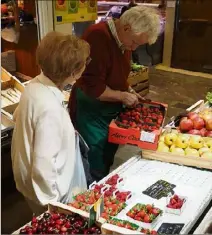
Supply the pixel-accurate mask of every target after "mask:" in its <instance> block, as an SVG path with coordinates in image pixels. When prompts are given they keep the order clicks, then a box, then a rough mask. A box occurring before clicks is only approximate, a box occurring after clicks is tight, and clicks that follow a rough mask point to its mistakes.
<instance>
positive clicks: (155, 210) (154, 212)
mask: <svg viewBox="0 0 212 235" xmlns="http://www.w3.org/2000/svg"><path fill="white" fill-rule="evenodd" d="M152 214H153V215H155V216H158V215H159V214H160V210H159V209H157V208H153V209H152Z"/></svg>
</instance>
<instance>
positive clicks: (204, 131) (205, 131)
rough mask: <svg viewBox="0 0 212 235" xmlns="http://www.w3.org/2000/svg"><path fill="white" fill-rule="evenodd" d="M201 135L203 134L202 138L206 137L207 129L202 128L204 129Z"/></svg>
mask: <svg viewBox="0 0 212 235" xmlns="http://www.w3.org/2000/svg"><path fill="white" fill-rule="evenodd" d="M197 131H198V130H197ZM200 134H201V136H202V137H204V136H206V134H207V130H206V129H205V128H202V129H201V130H200Z"/></svg>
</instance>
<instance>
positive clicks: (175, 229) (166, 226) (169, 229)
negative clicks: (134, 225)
mask: <svg viewBox="0 0 212 235" xmlns="http://www.w3.org/2000/svg"><path fill="white" fill-rule="evenodd" d="M183 227H184V224H173V223H163V224H162V225H161V226H160V228H159V229H158V234H180V232H181V230H182V228H183Z"/></svg>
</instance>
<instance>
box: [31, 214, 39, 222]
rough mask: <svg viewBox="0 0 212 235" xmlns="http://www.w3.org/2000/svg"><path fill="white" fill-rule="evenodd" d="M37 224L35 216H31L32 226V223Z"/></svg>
mask: <svg viewBox="0 0 212 235" xmlns="http://www.w3.org/2000/svg"><path fill="white" fill-rule="evenodd" d="M37 222H38V220H37V218H36V217H35V216H33V217H32V222H31V224H34V223H37Z"/></svg>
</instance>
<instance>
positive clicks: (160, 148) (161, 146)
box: [157, 142, 169, 153]
mask: <svg viewBox="0 0 212 235" xmlns="http://www.w3.org/2000/svg"><path fill="white" fill-rule="evenodd" d="M157 151H158V152H165V153H168V152H169V147H168V146H167V145H166V144H165V143H163V142H160V143H159V144H158V149H157Z"/></svg>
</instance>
